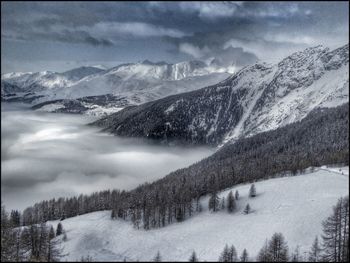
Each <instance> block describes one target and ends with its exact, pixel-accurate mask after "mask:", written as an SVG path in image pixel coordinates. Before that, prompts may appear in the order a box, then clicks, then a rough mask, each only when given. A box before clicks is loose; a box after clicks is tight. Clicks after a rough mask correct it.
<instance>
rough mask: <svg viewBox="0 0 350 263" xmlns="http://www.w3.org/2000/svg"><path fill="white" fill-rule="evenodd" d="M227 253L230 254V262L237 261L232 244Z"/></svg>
mask: <svg viewBox="0 0 350 263" xmlns="http://www.w3.org/2000/svg"><path fill="white" fill-rule="evenodd" d="M229 255H230V259H231V262H237V261H238V258H237V251H236V248H235V246H234V245H232V246H231V247H230V250H229Z"/></svg>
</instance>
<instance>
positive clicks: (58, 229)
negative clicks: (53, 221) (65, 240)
mask: <svg viewBox="0 0 350 263" xmlns="http://www.w3.org/2000/svg"><path fill="white" fill-rule="evenodd" d="M62 233H63V226H62V224H61V222H59V223H58V225H57V229H56V236H59V235H62Z"/></svg>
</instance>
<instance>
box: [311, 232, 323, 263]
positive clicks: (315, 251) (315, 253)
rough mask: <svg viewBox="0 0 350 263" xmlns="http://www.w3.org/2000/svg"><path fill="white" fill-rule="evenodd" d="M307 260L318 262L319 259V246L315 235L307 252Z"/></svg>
mask: <svg viewBox="0 0 350 263" xmlns="http://www.w3.org/2000/svg"><path fill="white" fill-rule="evenodd" d="M308 260H309V261H310V262H320V261H321V247H320V244H319V242H318V237H317V236H316V237H315V240H314V242H313V243H312V246H311V250H310V252H309V258H308Z"/></svg>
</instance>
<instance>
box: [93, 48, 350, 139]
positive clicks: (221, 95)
mask: <svg viewBox="0 0 350 263" xmlns="http://www.w3.org/2000/svg"><path fill="white" fill-rule="evenodd" d="M348 101H349V45H345V46H343V47H340V48H338V49H335V50H332V51H331V50H329V49H328V48H325V47H322V46H317V47H313V48H307V49H305V50H303V51H300V52H296V53H294V54H292V55H290V56H289V57H287V58H285V59H283V60H282V61H281V62H279V63H278V64H274V65H270V64H266V63H256V64H254V65H251V66H247V67H245V68H243V69H241V70H240V71H239V72H237V73H236V74H234V75H232V76H231V77H229V78H228V79H226V80H224V81H222V82H220V83H218V84H216V85H213V86H209V87H207V88H203V89H200V90H196V91H192V92H188V93H183V94H178V95H174V96H170V97H166V98H163V99H160V100H157V101H152V102H149V103H146V104H143V105H140V106H137V107H128V108H125V109H124V110H122V111H119V112H117V113H114V114H112V115H110V116H107V117H105V118H102V119H101V120H99V121H97V122H95V124H96V125H98V126H100V127H103V128H104V130H106V131H110V132H112V133H115V134H117V135H122V136H134V137H146V138H151V139H157V140H163V141H167V142H169V141H183V142H186V143H193V144H214V145H218V144H221V143H224V142H227V141H231V140H236V139H238V138H239V137H245V136H251V135H253V134H257V133H259V132H262V131H267V130H271V129H275V128H277V127H280V126H284V125H286V124H289V123H292V122H295V121H298V120H301V119H303V118H304V117H305V116H306V115H307V114H308V113H309V112H311V111H312V110H313V109H315V108H318V107H335V106H338V105H341V104H343V103H346V102H348Z"/></svg>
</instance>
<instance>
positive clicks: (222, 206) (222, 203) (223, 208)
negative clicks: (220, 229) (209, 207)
mask: <svg viewBox="0 0 350 263" xmlns="http://www.w3.org/2000/svg"><path fill="white" fill-rule="evenodd" d="M225 208H226V204H225V198H222V199H221V205H220V209H221V210H225Z"/></svg>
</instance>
